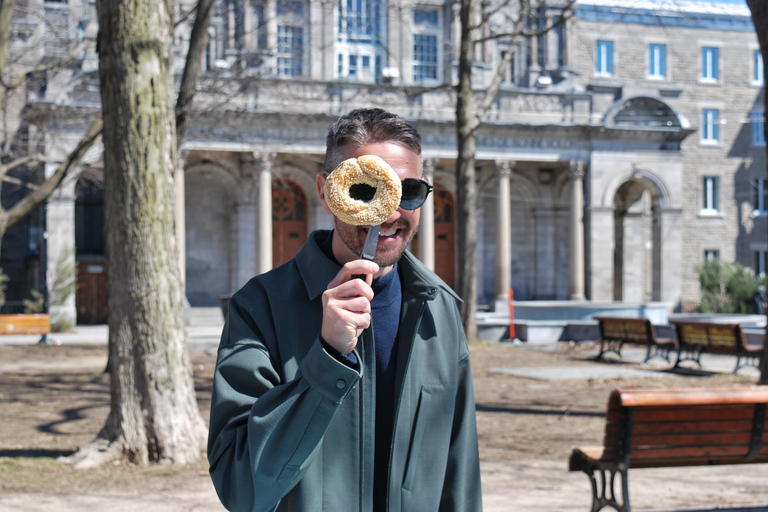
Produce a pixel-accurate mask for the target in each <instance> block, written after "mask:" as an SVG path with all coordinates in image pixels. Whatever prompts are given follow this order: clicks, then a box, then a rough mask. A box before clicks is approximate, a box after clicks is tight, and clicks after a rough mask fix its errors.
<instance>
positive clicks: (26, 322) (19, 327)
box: [0, 314, 51, 334]
mask: <svg viewBox="0 0 768 512" xmlns="http://www.w3.org/2000/svg"><path fill="white" fill-rule="evenodd" d="M49 332H51V317H50V315H45V314H25V315H18V314H10V315H0V334H48V333H49Z"/></svg>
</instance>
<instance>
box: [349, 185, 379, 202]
mask: <svg viewBox="0 0 768 512" xmlns="http://www.w3.org/2000/svg"><path fill="white" fill-rule="evenodd" d="M375 195H376V187H372V186H370V185H367V184H365V183H356V184H354V185H352V186H351V187H349V197H351V198H352V199H355V200H357V201H362V202H364V203H369V202H371V200H372V199H373V196H375Z"/></svg>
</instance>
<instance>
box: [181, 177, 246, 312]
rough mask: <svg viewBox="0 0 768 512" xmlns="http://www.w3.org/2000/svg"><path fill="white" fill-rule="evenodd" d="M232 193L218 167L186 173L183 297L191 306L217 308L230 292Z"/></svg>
mask: <svg viewBox="0 0 768 512" xmlns="http://www.w3.org/2000/svg"><path fill="white" fill-rule="evenodd" d="M235 190H236V182H235V179H234V177H232V175H231V174H230V173H229V172H227V171H226V170H224V169H223V168H221V167H218V166H215V165H208V164H206V165H201V166H196V167H192V168H190V169H187V171H186V186H185V201H186V208H185V215H186V253H187V254H186V256H187V271H186V289H187V290H186V293H187V299H188V300H189V302H190V304H191V305H193V306H214V305H217V304H218V302H217V298H218V297H220V296H223V295H227V294H229V293H230V292H231V291H232V290H231V286H232V267H233V262H232V258H233V255H234V251H233V250H232V247H233V244H232V237H233V236H234V234H233V231H234V221H233V219H235V218H236V215H235V200H234V198H235Z"/></svg>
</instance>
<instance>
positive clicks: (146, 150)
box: [72, 0, 211, 467]
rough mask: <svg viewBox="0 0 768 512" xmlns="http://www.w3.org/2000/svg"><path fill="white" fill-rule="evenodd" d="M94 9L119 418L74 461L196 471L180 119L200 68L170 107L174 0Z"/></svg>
mask: <svg viewBox="0 0 768 512" xmlns="http://www.w3.org/2000/svg"><path fill="white" fill-rule="evenodd" d="M210 5H211V2H210V1H208V0H202V1H201V2H200V4H199V5H198V18H199V19H200V20H201V21H200V26H198V23H196V24H195V27H196V29H195V30H193V39H194V37H195V34H197V36H200V34H206V30H205V23H207V22H206V19H209V17H210ZM97 8H98V13H99V27H100V30H99V36H98V50H99V71H100V83H101V98H102V112H103V117H104V118H105V119H108V120H109V122H108V123H106V124H105V127H104V134H103V140H104V182H105V206H106V212H105V221H106V234H107V262H108V264H109V267H110V274H109V282H108V286H109V298H108V301H109V370H110V378H111V410H110V414H109V417H108V418H107V421H106V424H105V426H104V428H103V429H102V431H101V432H100V433H99V435H98V437H97V438H96V439H95V440H94V441H93V442H92V443H91V444H90V445H88V446H86V447H85V448H83V449H82V450H81V451H80V452H78V453H77V454H75V455H74V456H73V458H72V460H73V462H75V464H77V465H78V466H80V467H89V466H95V465H100V464H103V463H105V462H107V461H110V460H114V459H118V458H127V459H128V460H130V461H132V462H135V463H139V464H144V463H148V462H160V461H165V462H174V463H188V462H192V461H195V460H199V458H200V457H201V454H202V451H203V449H204V447H205V442H206V438H207V428H206V425H205V422H204V420H203V419H202V417H201V415H200V411H199V409H198V407H197V402H196V400H195V391H194V382H193V379H192V372H191V365H190V361H189V355H188V352H187V348H186V340H185V330H184V323H183V297H182V291H181V290H182V288H181V276H180V273H179V265H178V254H177V251H178V247H177V241H176V237H175V236H174V215H175V209H174V205H175V201H174V194H175V193H176V192H177V191H176V190H175V189H174V186H175V184H174V177H175V173H174V171H175V169H176V164H177V161H176V148H177V136H176V119H177V117H179V116H181V117H183V118H185V117H186V116H188V115H189V109H191V98H192V96H193V93H194V84H195V83H196V81H197V77H198V75H199V72H200V68H199V66H197V67H196V68H195V69H191V68H190V69H188V71H189V73H186V72H185V75H184V80H183V82H184V83H183V84H182V91H188V92H185V93H184V94H182V96H183V98H182V97H180V98H179V100H178V102H177V107H176V109H174V106H173V68H172V57H173V54H172V42H173V41H172V33H173V25H172V20H171V16H172V11H171V9H172V2H171V0H99V1H98V2H97ZM200 41H203V42H202V43H200ZM190 47H191V48H192V50H191V51H190V54H191V55H190V56H189V60H188V64H189V62H192V63H193V64H197V63H198V62H199V60H200V54H201V52H202V48H204V47H205V39H197V40H196V41H193V42H192V43H191V45H190ZM186 86H188V87H186ZM179 138H181V137H179Z"/></svg>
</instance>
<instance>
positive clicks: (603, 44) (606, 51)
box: [595, 40, 613, 76]
mask: <svg viewBox="0 0 768 512" xmlns="http://www.w3.org/2000/svg"><path fill="white" fill-rule="evenodd" d="M595 73H596V74H598V75H603V76H610V75H613V41H603V40H598V41H597V44H596V46H595Z"/></svg>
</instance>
